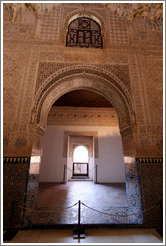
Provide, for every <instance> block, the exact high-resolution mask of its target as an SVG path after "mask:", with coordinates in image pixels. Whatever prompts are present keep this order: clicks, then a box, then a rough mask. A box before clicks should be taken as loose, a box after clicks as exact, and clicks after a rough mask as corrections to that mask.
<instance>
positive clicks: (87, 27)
mask: <svg viewBox="0 0 166 246" xmlns="http://www.w3.org/2000/svg"><path fill="white" fill-rule="evenodd" d="M66 46H70V47H87V48H89V47H91V48H92V47H93V48H103V40H102V36H101V29H100V26H99V24H98V23H97V22H96V21H94V20H92V19H90V18H87V17H80V18H77V19H75V20H74V21H72V22H71V23H70V25H69V27H68V32H67V37H66Z"/></svg>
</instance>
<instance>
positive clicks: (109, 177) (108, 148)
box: [39, 126, 125, 183]
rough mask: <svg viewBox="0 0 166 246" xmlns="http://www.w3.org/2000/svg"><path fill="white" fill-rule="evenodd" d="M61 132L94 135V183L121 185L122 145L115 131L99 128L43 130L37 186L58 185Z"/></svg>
mask: <svg viewBox="0 0 166 246" xmlns="http://www.w3.org/2000/svg"><path fill="white" fill-rule="evenodd" d="M64 131H97V132H98V147H99V157H98V158H95V164H97V165H98V182H101V183H104V182H106V183H107V182H109V183H110V182H112V183H116V182H117V183H118V182H119V183H120V182H125V172H124V161H123V153H122V141H121V136H120V133H119V128H118V127H103V126H102V127H99V126H82V127H81V126H47V130H46V132H45V136H44V148H43V156H42V159H41V167H40V179H39V181H40V182H62V181H63V170H64V164H66V163H67V159H66V158H63V144H64Z"/></svg>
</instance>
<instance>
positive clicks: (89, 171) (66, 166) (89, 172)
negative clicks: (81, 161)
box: [65, 165, 96, 173]
mask: <svg viewBox="0 0 166 246" xmlns="http://www.w3.org/2000/svg"><path fill="white" fill-rule="evenodd" d="M65 167H66V168H67V169H68V170H69V171H70V172H73V171H72V170H71V169H70V168H68V167H67V166H66V165H65ZM95 168H96V166H94V167H93V168H92V169H91V170H89V171H88V172H87V173H90V172H91V171H92V170H93V169H95Z"/></svg>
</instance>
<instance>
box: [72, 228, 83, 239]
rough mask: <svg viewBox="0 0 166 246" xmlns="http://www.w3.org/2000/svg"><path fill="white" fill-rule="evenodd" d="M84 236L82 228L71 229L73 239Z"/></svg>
mask: <svg viewBox="0 0 166 246" xmlns="http://www.w3.org/2000/svg"><path fill="white" fill-rule="evenodd" d="M78 238H85V232H84V229H82V228H74V229H73V239H78Z"/></svg>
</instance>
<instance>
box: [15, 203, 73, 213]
mask: <svg viewBox="0 0 166 246" xmlns="http://www.w3.org/2000/svg"><path fill="white" fill-rule="evenodd" d="M77 204H78V202H76V203H75V204H73V205H71V206H69V207H66V208H55V209H54V210H40V211H38V210H36V209H32V208H25V207H23V206H19V207H20V208H22V209H25V210H30V211H32V212H36V213H55V212H56V210H66V209H69V208H72V207H74V206H76V205H77Z"/></svg>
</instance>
